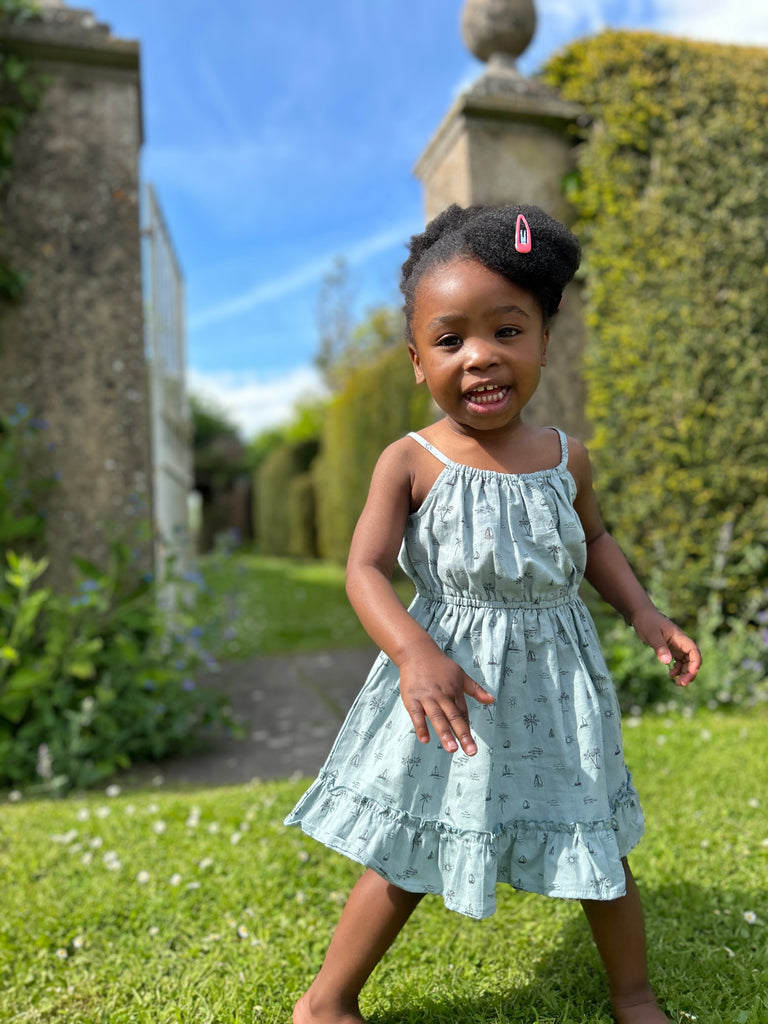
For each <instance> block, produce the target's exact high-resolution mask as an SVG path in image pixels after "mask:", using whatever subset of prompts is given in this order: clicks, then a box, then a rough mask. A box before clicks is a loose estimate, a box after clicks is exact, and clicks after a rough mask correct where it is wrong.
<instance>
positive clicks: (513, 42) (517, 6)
mask: <svg viewBox="0 0 768 1024" xmlns="http://www.w3.org/2000/svg"><path fill="white" fill-rule="evenodd" d="M461 29H462V33H463V35H464V42H465V43H466V44H467V47H468V48H469V50H470V51H471V52H472V53H474V55H475V56H476V57H478V58H479V59H480V60H482V61H488V60H490V58H491V57H493V56H494V55H497V54H498V55H503V56H504V57H508V58H509V57H511V58H512V59H513V60H514V59H515V58H517V57H519V56H520V54H521V53H523V52H524V50H525V48H526V47H527V46H528V44H529V43H530V41H531V39H532V38H533V33H534V32H535V30H536V8H535V7H534V6H533V0H466V3H465V4H464V11H463V14H462V17H461Z"/></svg>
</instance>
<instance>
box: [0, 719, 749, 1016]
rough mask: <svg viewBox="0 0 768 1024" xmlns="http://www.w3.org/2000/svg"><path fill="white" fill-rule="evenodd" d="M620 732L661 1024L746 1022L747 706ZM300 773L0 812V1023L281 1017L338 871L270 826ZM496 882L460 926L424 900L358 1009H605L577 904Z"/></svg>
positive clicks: (328, 927) (302, 842) (577, 1012)
mask: <svg viewBox="0 0 768 1024" xmlns="http://www.w3.org/2000/svg"><path fill="white" fill-rule="evenodd" d="M625 739H626V745H627V752H628V758H629V760H630V763H631V764H632V765H633V766H634V776H635V781H636V783H637V785H638V788H639V790H640V792H641V795H642V796H643V798H644V805H645V811H646V816H647V819H648V834H647V836H646V837H645V838H644V840H643V842H642V843H641V844H640V846H639V847H638V849H637V851H636V852H635V854H634V856H633V858H632V861H633V868H634V871H635V874H636V876H637V878H638V883H639V885H640V887H641V891H642V893H643V896H644V903H645V907H646V915H647V927H648V939H649V947H650V958H651V967H652V973H653V978H654V982H655V984H656V987H657V990H658V992H659V993H660V996H661V998H662V1000H663V1001H664V1003H665V1004H666V1005H667V1007H668V1009H669V1011H670V1016H671V1017H672V1019H673V1020H675V1021H677V1020H683V1021H685V1020H690V1019H692V1017H693V1016H694V1015H695V1017H696V1018H697V1020H698V1021H699V1024H766V1022H768V948H766V940H767V938H768V899H767V897H766V869H768V843H767V842H766V840H768V816H767V815H766V808H767V807H768V795H767V794H766V792H765V751H766V748H767V747H768V713H767V712H766V711H765V710H763V711H761V713H760V714H757V713H755V714H752V715H750V716H746V715H736V714H733V715H723V714H717V713H711V712H703V713H699V714H697V715H696V716H695V717H694V718H690V719H685V718H683V717H682V716H680V715H675V716H674V717H670V718H660V717H656V716H652V715H651V716H646V717H644V718H643V720H642V721H641V722H640V723H639V724H637V725H633V723H632V722H630V721H628V722H626V728H625ZM302 788H303V783H302V782H297V781H290V782H275V783H262V784H250V785H248V786H245V787H237V788H228V789H221V790H200V791H177V792H163V791H160V790H158V791H151V792H137V793H132V794H122V795H119V796H116V797H112V798H109V797H107V796H105V795H103V794H89V795H86V796H83V797H77V798H70V799H67V800H64V801H58V802H53V801H47V800H40V801H32V802H26V801H22V802H20V803H16V804H6V805H4V806H3V807H2V808H0V875H1V876H2V879H3V899H2V908H3V912H2V916H1V917H0V991H2V997H1V998H0V1021H9V1022H10V1021H13V1022H18V1024H21V1022H24V1024H27V1022H30V1024H31V1022H40V1024H42V1022H45V1024H54V1022H62V1024H63V1022H66V1024H86V1022H87V1024H96V1022H99V1024H171V1022H174V1024H176V1022H183V1024H198V1022H199V1024H203V1022H210V1024H235V1022H237V1024H242V1022H257V1021H258V1022H264V1024H278V1022H279V1024H286V1022H288V1021H289V1020H290V1009H291V1006H292V1004H293V1001H294V1000H295V998H296V997H297V996H298V995H299V994H300V993H301V991H302V990H303V989H304V987H305V986H306V985H307V984H308V983H309V981H310V980H311V978H312V976H313V974H314V972H315V971H316V969H317V967H318V966H319V964H320V961H321V959H322V956H323V953H324V951H325V948H326V945H327V943H328V939H329V937H330V934H331V931H332V929H333V926H334V923H335V921H336V919H337V917H338V914H339V912H340V907H341V905H342V903H343V900H344V897H345V895H346V893H347V891H348V889H349V888H350V886H351V885H352V883H353V882H354V880H355V878H356V877H357V875H358V873H359V868H358V867H357V866H356V865H354V864H352V863H350V862H349V861H347V860H346V859H344V858H343V857H341V856H339V855H337V854H334V853H332V852H330V851H327V850H325V848H323V847H322V846H320V845H318V844H316V843H314V842H313V841H312V840H310V839H308V838H306V837H304V836H303V835H302V834H301V833H300V832H299V831H298V830H296V829H286V828H284V827H283V825H282V823H281V822H282V818H283V816H284V814H285V813H286V812H287V811H288V810H289V809H290V807H291V806H292V803H293V801H294V800H295V799H296V798H297V797H298V795H299V794H300V792H301V791H302ZM195 809H197V810H195ZM190 815H191V816H192V818H191V820H190ZM159 823H162V824H159ZM107 854H111V856H107ZM139 872H146V873H147V875H148V880H146V881H143V882H142V881H139V880H138V876H139ZM174 875H178V876H179V877H178V878H173V876H174ZM143 877H144V876H142V878H143ZM174 883H176V884H174ZM499 897H500V898H499V909H498V911H497V913H496V915H495V916H494V917H492V918H490V919H488V920H486V921H482V922H477V921H471V920H469V919H466V918H462V917H460V916H458V915H456V914H452V913H450V912H449V911H446V910H444V909H443V907H442V905H441V903H440V901H439V900H438V899H436V898H430V899H428V900H426V901H425V902H424V903H423V904H422V905H421V907H420V908H419V910H418V911H417V913H416V915H415V916H414V918H413V919H412V921H411V922H410V924H409V926H408V928H407V929H406V932H405V934H404V935H403V936H402V938H401V939H400V940H399V941H398V943H397V944H396V945H395V947H394V948H393V950H392V951H391V952H390V954H389V955H388V956H387V958H386V959H385V961H384V962H383V964H382V965H381V967H380V968H379V969H378V970H377V972H376V973H375V975H374V977H373V979H372V981H371V983H370V985H369V987H368V988H367V989H366V991H365V993H364V1001H363V1008H364V1011H365V1013H366V1014H367V1015H368V1016H369V1018H370V1019H371V1021H373V1022H375V1024H411V1022H413V1024H416V1022H419V1024H455V1022H457V1021H462V1022H467V1024H471V1022H477V1024H480V1022H484V1024H485V1022H487V1024H491V1022H507V1024H555V1022H558V1024H560V1022H562V1024H566V1022H568V1024H577V1022H578V1024H609V1022H610V1021H611V1016H610V1013H609V1009H608V1003H607V998H606V990H605V984H604V981H603V977H602V973H601V971H600V969H599V967H598V962H597V958H596V954H595V952H594V949H593V947H592V944H591V940H590V939H589V936H588V933H587V928H586V924H585V922H584V920H583V917H582V915H581V912H580V909H579V907H578V905H577V904H573V903H566V902H561V901H556V900H547V899H545V898H542V897H536V896H527V895H521V894H515V893H513V892H511V891H509V890H508V889H506V888H500V890H499ZM745 914H747V915H748V917H749V918H750V920H751V915H753V914H754V915H756V920H755V922H754V923H749V921H748V920H747V919H745ZM238 929H239V931H238ZM65 954H66V955H65ZM681 1014H688V1015H689V1016H684V1015H681Z"/></svg>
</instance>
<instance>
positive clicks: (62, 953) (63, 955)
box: [56, 947, 69, 960]
mask: <svg viewBox="0 0 768 1024" xmlns="http://www.w3.org/2000/svg"><path fill="white" fill-rule="evenodd" d="M56 956H57V957H58V958H59V960H66V959H67V957H68V956H69V953H68V952H67V951H66V949H64V948H63V947H62V948H61V949H57V950H56Z"/></svg>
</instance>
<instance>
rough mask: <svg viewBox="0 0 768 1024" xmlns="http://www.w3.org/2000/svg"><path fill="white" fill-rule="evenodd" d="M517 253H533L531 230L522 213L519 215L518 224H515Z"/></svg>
mask: <svg viewBox="0 0 768 1024" xmlns="http://www.w3.org/2000/svg"><path fill="white" fill-rule="evenodd" d="M515 251H516V252H530V251H531V229H530V227H529V226H528V221H527V220H526V219H525V217H524V216H523V215H522V213H518V215H517V223H516V224H515Z"/></svg>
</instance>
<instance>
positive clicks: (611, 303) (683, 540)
mask: <svg viewBox="0 0 768 1024" xmlns="http://www.w3.org/2000/svg"><path fill="white" fill-rule="evenodd" d="M546 75H547V78H548V80H549V81H550V82H551V83H552V84H554V85H556V86H557V87H558V88H559V90H560V92H561V94H562V95H564V96H565V97H566V98H567V99H569V100H577V101H579V102H580V103H582V104H583V105H584V107H585V108H586V110H587V111H588V112H589V114H590V115H591V117H592V118H593V124H592V126H591V128H590V129H589V130H588V132H587V133H586V134H585V137H584V142H583V145H582V146H581V147H580V152H579V160H578V167H579V174H578V177H577V178H576V179H572V180H570V182H569V186H570V187H569V197H570V198H571V200H572V201H573V203H574V204H575V207H576V210H577V213H578V216H579V223H578V224H577V228H576V229H577V231H578V233H579V234H580V236H581V238H582V241H583V243H584V248H585V252H586V271H587V283H588V287H587V299H588V323H589V329H590V340H589V345H588V349H587V352H586V357H585V374H586V380H587V388H588V415H589V418H590V420H591V422H592V424H593V427H594V435H593V437H592V440H591V449H592V452H593V455H594V461H595V465H596V471H597V476H598V483H599V488H600V493H601V495H602V503H603V512H604V515H605V518H606V521H607V523H608V525H609V526H610V528H611V529H612V530H613V532H614V533H615V535H616V537H617V539H618V540H619V542H620V543H621V545H622V547H623V548H624V549H625V551H626V552H627V554H628V556H629V558H630V560H631V561H632V562H633V564H634V565H635V567H636V568H637V570H638V571H639V573H640V575H641V576H642V577H644V578H645V579H646V581H647V580H648V579H650V575H651V569H652V567H653V566H657V567H658V568H659V573H660V584H661V588H662V590H663V591H664V592H665V593H670V594H672V595H673V604H672V606H671V608H670V611H672V612H673V613H674V614H675V615H676V616H680V617H681V618H682V619H683V621H684V623H685V624H686V625H688V626H689V627H690V628H694V625H695V623H696V620H697V615H698V610H699V609H700V608H702V607H706V606H707V601H708V592H709V588H710V581H711V580H712V578H713V575H714V573H713V566H714V561H715V558H716V557H717V555H716V552H717V549H718V539H719V537H720V536H721V534H722V531H723V530H725V529H728V530H730V531H731V534H732V536H731V541H730V544H729V549H728V554H727V561H726V565H725V566H724V568H723V572H722V574H721V575H722V588H721V590H720V591H719V592H720V594H721V597H722V601H723V608H724V615H725V617H726V620H728V619H729V618H730V617H732V616H738V617H741V618H743V615H744V611H745V609H748V608H750V607H751V606H752V604H753V602H754V599H755V594H756V593H759V592H760V591H761V590H762V588H763V587H764V586H765V585H766V582H768V560H766V558H765V549H761V548H759V546H758V543H759V542H760V540H761V538H762V539H764V538H765V536H766V533H767V532H768V492H767V491H766V487H765V466H766V461H768V459H767V456H768V439H767V436H766V432H765V430H764V429H763V428H762V427H761V423H762V422H763V421H764V402H765V398H764V396H765V392H766V376H767V374H768V371H767V370H766V362H765V356H764V347H765V338H766V336H768V305H767V304H766V301H765V297H766V286H767V285H768V232H766V218H767V215H768V90H767V89H766V87H765V82H766V80H768V52H766V51H765V50H764V49H749V48H744V47H733V46H718V45H714V44H701V43H692V42H687V41H684V40H680V39H667V38H661V37H658V36H653V35H648V34H644V33H626V32H605V33H603V34H601V35H598V36H596V37H594V38H591V39H587V40H585V41H582V42H579V43H577V44H574V45H573V46H571V47H569V48H568V49H567V50H566V51H565V52H563V53H562V54H561V55H559V56H558V57H556V58H555V59H554V60H553V61H552V62H551V63H550V65H549V67H548V69H547V72H546Z"/></svg>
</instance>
